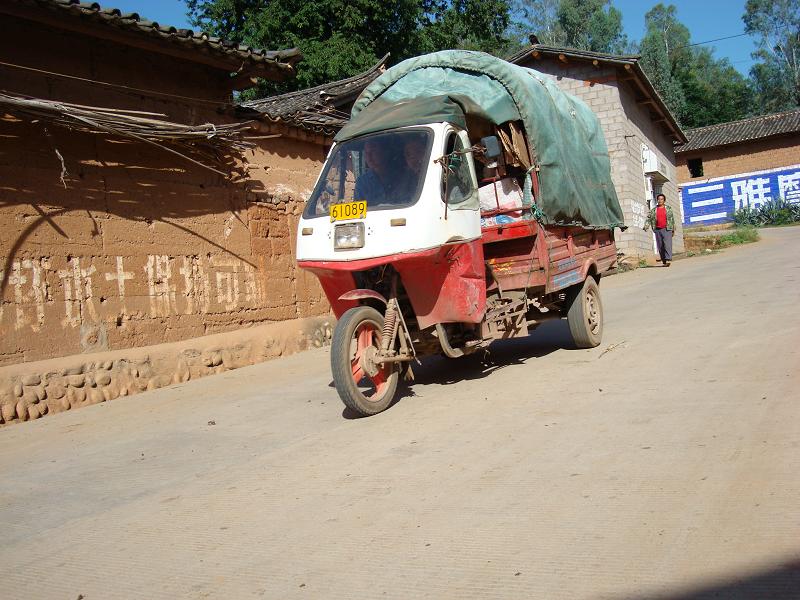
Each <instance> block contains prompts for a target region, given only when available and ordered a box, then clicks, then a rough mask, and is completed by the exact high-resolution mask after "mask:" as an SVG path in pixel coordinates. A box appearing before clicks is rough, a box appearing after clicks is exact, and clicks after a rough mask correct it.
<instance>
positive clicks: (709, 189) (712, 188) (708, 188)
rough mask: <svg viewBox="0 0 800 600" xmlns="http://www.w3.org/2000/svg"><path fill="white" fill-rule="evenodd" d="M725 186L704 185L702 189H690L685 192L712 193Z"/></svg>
mask: <svg viewBox="0 0 800 600" xmlns="http://www.w3.org/2000/svg"><path fill="white" fill-rule="evenodd" d="M724 185H725V184H723V183H717V184H715V185H704V186H703V187H696V188H690V189H688V190H686V191H687V192H688V193H690V194H701V193H703V192H714V191H716V190H721V189H722V188H723V186H724Z"/></svg>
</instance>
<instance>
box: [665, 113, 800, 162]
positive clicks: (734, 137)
mask: <svg viewBox="0 0 800 600" xmlns="http://www.w3.org/2000/svg"><path fill="white" fill-rule="evenodd" d="M787 133H800V109H795V110H787V111H785V112H780V113H775V114H772V115H764V116H761V117H753V118H750V119H741V120H739V121H731V122H729V123H719V124H717V125H708V126H706V127H697V128H695V129H690V130H688V131H687V132H686V137H687V138H689V142H688V143H686V144H683V145H682V146H678V147H677V148H675V152H676V153H680V152H689V151H691V150H701V149H703V148H712V147H715V146H727V145H728V144H738V143H740V142H748V141H750V140H757V139H761V138H765V137H770V136H773V135H783V134H787Z"/></svg>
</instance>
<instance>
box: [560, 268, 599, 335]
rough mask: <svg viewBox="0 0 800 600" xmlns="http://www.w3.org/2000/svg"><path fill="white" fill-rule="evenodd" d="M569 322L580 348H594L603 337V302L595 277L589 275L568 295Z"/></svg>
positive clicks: (571, 331)
mask: <svg viewBox="0 0 800 600" xmlns="http://www.w3.org/2000/svg"><path fill="white" fill-rule="evenodd" d="M567 299H568V302H569V309H568V310H567V323H569V331H570V333H571V334H572V339H573V341H574V342H575V345H576V346H577V347H578V348H594V347H595V346H599V345H600V341H601V340H602V339H603V302H602V300H601V299H600V287H599V286H598V285H597V282H596V281H595V280H594V277H591V276H590V277H587V278H586V281H584V282H583V284H582V285H576V286H575V289H574V291H573V292H572V293H571V294H568V296H567Z"/></svg>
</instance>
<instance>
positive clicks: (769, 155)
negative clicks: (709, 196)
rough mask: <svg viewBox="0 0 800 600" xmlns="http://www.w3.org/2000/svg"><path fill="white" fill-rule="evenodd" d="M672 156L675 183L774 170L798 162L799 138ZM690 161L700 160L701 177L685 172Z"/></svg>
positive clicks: (757, 141)
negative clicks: (676, 173)
mask: <svg viewBox="0 0 800 600" xmlns="http://www.w3.org/2000/svg"><path fill="white" fill-rule="evenodd" d="M676 156H677V160H678V180H679V181H680V182H681V183H688V182H691V181H693V180H701V179H711V178H714V177H725V176H727V175H738V174H739V173H752V172H753V171H764V170H766V169H777V168H778V167H788V166H791V165H795V164H797V163H798V162H800V136H798V135H796V134H794V135H782V136H776V137H772V138H766V139H761V140H753V141H750V142H743V143H740V144H731V145H729V146H720V147H717V148H705V149H703V150H693V151H691V152H681V153H679V154H677V155H676ZM692 158H702V159H703V176H702V177H697V178H694V179H693V178H692V176H691V174H690V173H689V167H688V166H687V161H688V160H689V159H692Z"/></svg>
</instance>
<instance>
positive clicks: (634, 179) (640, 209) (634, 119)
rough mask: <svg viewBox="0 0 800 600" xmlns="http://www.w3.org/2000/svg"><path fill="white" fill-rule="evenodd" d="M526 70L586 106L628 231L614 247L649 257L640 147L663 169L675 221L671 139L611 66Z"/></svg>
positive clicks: (547, 63) (677, 244)
mask: <svg viewBox="0 0 800 600" xmlns="http://www.w3.org/2000/svg"><path fill="white" fill-rule="evenodd" d="M525 66H529V67H531V68H533V69H536V70H537V71H540V72H542V73H546V74H548V75H552V76H554V77H555V78H556V80H557V83H558V85H559V87H561V88H562V89H563V90H564V91H566V92H568V93H570V94H573V95H575V96H577V97H578V98H580V99H581V100H583V101H584V102H586V103H587V104H588V105H589V107H590V108H591V109H592V110H593V111H594V113H595V114H596V115H597V117H598V119H599V120H600V124H601V126H602V128H603V134H604V135H605V138H606V143H607V144H608V153H609V158H610V159H611V178H612V180H613V181H614V186H615V188H616V190H617V195H618V196H619V201H620V204H621V206H622V210H623V213H624V215H625V223H626V224H627V225H628V229H627V230H626V231H624V232H621V233H618V234H617V247H618V248H619V249H620V250H621V251H622V252H624V253H625V254H626V255H629V256H640V257H647V258H651V257H652V256H653V250H654V248H653V237H652V233H650V232H645V231H643V230H642V226H643V225H644V219H645V217H646V216H647V211H648V210H649V208H648V205H647V199H646V183H645V174H644V169H643V166H642V144H645V145H647V146H648V147H649V148H650V149H651V150H653V151H654V152H655V153H656V154H657V155H658V157H659V159H660V160H661V161H663V162H664V163H665V164H666V165H667V168H668V171H669V172H668V173H667V177H668V181H666V182H664V184H663V192H664V194H665V195H666V197H667V202H668V203H669V204H670V206H672V208H673V210H674V211H675V217H676V221H679V220H680V218H679V215H680V199H679V197H678V185H677V174H676V172H675V156H674V153H673V150H672V142H671V140H670V138H669V137H668V136H667V135H666V134H665V133H664V132H663V131H662V130H661V129H660V128H658V127H657V126H656V125H655V124H654V123H653V122H652V119H651V118H650V116H649V114H648V112H647V111H646V110H645V109H644V108H643V107H642V106H639V105H637V104H636V101H635V97H634V95H633V92H632V90H630V89H629V88H628V87H627V86H626V85H625V84H623V83H622V82H620V81H618V74H617V70H616V68H613V67H609V66H603V65H600V66H599V67H595V66H594V65H592V64H591V63H588V62H580V61H573V62H570V63H567V64H563V63H560V62H558V61H554V60H550V59H547V58H545V59H542V60H535V59H533V58H531V59H530V60H529V61H528V62H527V63H525ZM683 249H684V246H683V231H682V229H680V228H679V229H678V231H677V232H676V235H675V238H674V250H675V252H683Z"/></svg>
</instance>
